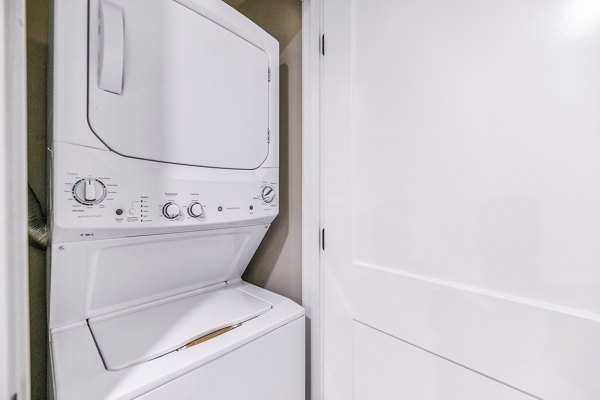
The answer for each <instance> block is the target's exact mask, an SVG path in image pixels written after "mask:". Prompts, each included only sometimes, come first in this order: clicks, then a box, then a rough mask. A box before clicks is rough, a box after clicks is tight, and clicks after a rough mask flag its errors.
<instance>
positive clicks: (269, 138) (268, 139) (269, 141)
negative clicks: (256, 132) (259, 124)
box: [267, 129, 271, 143]
mask: <svg viewBox="0 0 600 400" xmlns="http://www.w3.org/2000/svg"><path fill="white" fill-rule="evenodd" d="M267 143H271V130H270V129H267Z"/></svg>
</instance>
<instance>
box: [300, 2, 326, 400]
mask: <svg viewBox="0 0 600 400" xmlns="http://www.w3.org/2000/svg"><path fill="white" fill-rule="evenodd" d="M323 1H324V0H303V1H302V305H303V306H304V308H305V310H306V321H307V323H306V327H307V328H306V336H307V338H306V398H307V399H312V400H322V399H323V323H322V319H323V307H322V285H321V282H322V270H321V249H322V245H323V243H322V230H323V227H322V224H321V204H322V197H321V192H322V191H321V184H322V183H321V126H322V118H321V94H322V87H321V86H322V85H321V78H322V57H323V55H324V49H323V48H322V45H323V44H324V41H322V38H323V37H324V36H323Z"/></svg>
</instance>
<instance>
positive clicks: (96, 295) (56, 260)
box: [49, 225, 268, 328]
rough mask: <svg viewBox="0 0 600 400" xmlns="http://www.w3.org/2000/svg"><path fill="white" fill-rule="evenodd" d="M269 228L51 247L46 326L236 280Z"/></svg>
mask: <svg viewBox="0 0 600 400" xmlns="http://www.w3.org/2000/svg"><path fill="white" fill-rule="evenodd" d="M267 228H268V226H264V225H259V226H252V227H244V228H230V229H220V230H213V231H204V232H191V233H179V234H170V235H150V236H140V237H132V238H125V239H111V240H95V241H89V242H79V243H65V244H60V245H58V244H55V245H53V246H52V249H51V250H52V253H51V258H50V262H51V264H52V274H51V276H50V315H49V324H50V327H51V328H54V327H60V326H64V325H67V324H72V323H76V322H78V321H82V320H85V319H88V318H91V317H94V316H98V315H103V314H106V313H110V312H114V311H116V310H121V309H125V308H128V307H133V306H137V305H140V304H144V303H148V302H150V301H155V300H159V299H162V298H165V297H168V296H173V295H176V294H179V293H185V292H189V291H191V290H197V289H201V288H204V287H207V286H209V285H214V284H217V283H221V282H225V281H228V280H235V279H238V278H239V277H240V276H241V275H242V273H243V272H244V270H245V269H246V266H247V265H248V262H249V261H250V259H251V258H252V255H253V254H254V252H255V251H256V248H257V247H258V245H259V244H260V241H261V240H262V238H263V236H264V234H265V232H266V231H267Z"/></svg>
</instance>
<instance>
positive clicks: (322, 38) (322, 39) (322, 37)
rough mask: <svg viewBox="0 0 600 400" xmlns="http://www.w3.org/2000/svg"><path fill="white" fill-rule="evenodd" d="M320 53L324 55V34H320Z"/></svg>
mask: <svg viewBox="0 0 600 400" xmlns="http://www.w3.org/2000/svg"><path fill="white" fill-rule="evenodd" d="M321 55H325V35H321Z"/></svg>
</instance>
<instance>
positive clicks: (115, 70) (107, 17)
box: [98, 0, 125, 94]
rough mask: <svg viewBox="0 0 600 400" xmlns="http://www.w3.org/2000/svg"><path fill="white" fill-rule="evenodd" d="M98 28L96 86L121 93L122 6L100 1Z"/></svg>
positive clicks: (123, 37)
mask: <svg viewBox="0 0 600 400" xmlns="http://www.w3.org/2000/svg"><path fill="white" fill-rule="evenodd" d="M99 30H100V32H99V36H100V37H99V42H100V43H99V44H100V49H99V50H100V51H99V52H98V87H99V88H100V89H103V90H106V91H108V92H112V93H116V94H121V92H122V91H123V58H124V54H123V52H124V41H125V30H124V17H123V8H121V6H119V5H117V4H115V3H113V2H111V1H106V0H102V1H100V27H99Z"/></svg>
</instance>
